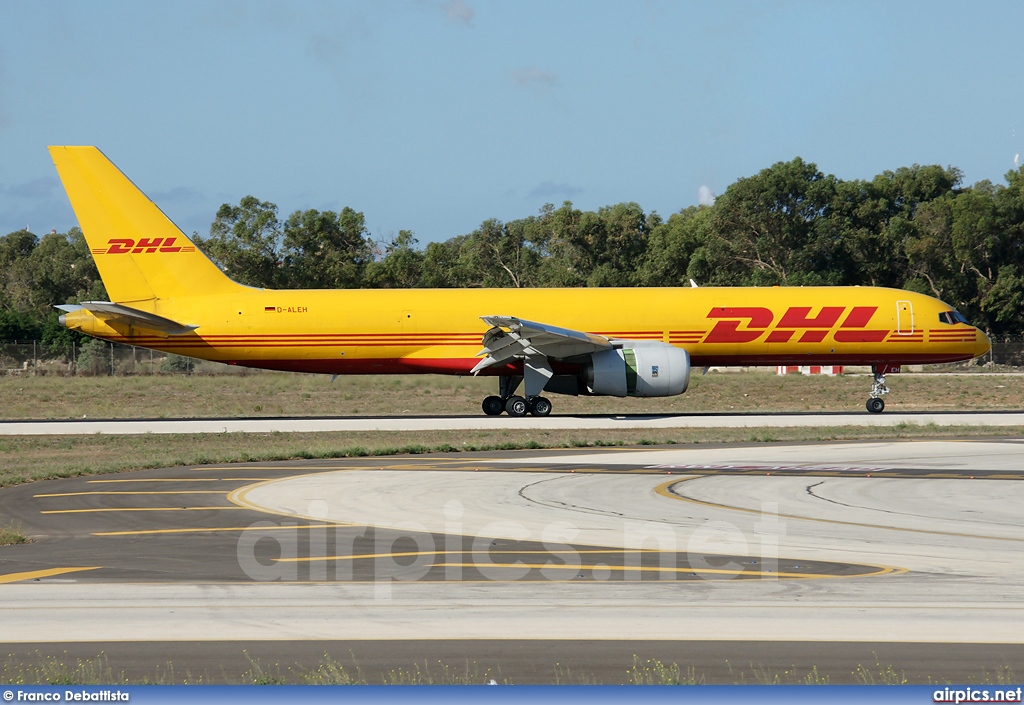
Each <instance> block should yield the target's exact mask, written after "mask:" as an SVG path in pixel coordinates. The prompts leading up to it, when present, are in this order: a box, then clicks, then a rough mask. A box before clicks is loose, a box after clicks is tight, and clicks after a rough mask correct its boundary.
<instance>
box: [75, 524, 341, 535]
mask: <svg viewBox="0 0 1024 705" xmlns="http://www.w3.org/2000/svg"><path fill="white" fill-rule="evenodd" d="M351 526H352V524H296V525H294V526H284V525H279V526H216V527H214V526H208V527H192V528H188V529H140V530H137V531H94V532H93V533H92V534H90V535H91V536H149V535H153V534H205V533H210V532H215V531H302V530H305V529H321V528H324V529H326V528H331V527H345V528H350V527H351Z"/></svg>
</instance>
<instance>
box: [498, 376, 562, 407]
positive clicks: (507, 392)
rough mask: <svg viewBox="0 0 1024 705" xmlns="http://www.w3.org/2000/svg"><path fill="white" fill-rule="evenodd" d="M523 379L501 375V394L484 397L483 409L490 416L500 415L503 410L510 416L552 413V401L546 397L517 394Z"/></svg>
mask: <svg viewBox="0 0 1024 705" xmlns="http://www.w3.org/2000/svg"><path fill="white" fill-rule="evenodd" d="M522 381H523V378H522V377H499V378H498V388H499V392H500V394H501V396H490V397H487V398H486V399H484V403H483V409H484V413H485V414H487V415H488V416H498V415H500V414H501V412H503V411H504V412H506V413H508V415H509V416H526V415H527V414H532V415H534V416H547V415H548V414H550V413H551V402H550V401H548V399H547V398H546V397H542V396H532V397H520V396H516V394H515V392H516V389H517V388H518V387H519V384H520V383H521V382H522Z"/></svg>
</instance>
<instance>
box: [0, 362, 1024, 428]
mask: <svg viewBox="0 0 1024 705" xmlns="http://www.w3.org/2000/svg"><path fill="white" fill-rule="evenodd" d="M888 381H889V386H890V388H891V389H892V390H893V391H892V394H890V395H889V396H888V397H886V400H885V401H886V408H887V409H889V410H891V411H920V410H927V411H948V410H961V409H962V410H1012V409H1021V408H1024V375H991V374H984V373H978V374H967V375H921V374H902V375H891V376H890V377H889V380H888ZM496 387H497V382H496V381H495V380H494V379H493V378H492V379H480V378H472V377H446V376H440V375H395V376H380V377H375V376H353V377H339V378H338V379H337V381H335V382H334V383H333V384H332V383H331V381H330V377H327V376H323V375H303V374H289V373H278V372H253V373H250V374H245V375H241V374H234V375H192V376H185V375H167V376H140V377H49V376H45V377H0V418H3V419H71V418H82V417H83V416H84V417H88V418H182V417H244V416H264V417H265V416H380V415H410V416H420V415H426V416H434V415H441V416H443V415H457V414H478V413H481V412H480V402H481V400H482V399H483V398H484V397H485V396H487V395H488V394H493V393H494V392H495V390H496ZM870 387H871V378H870V377H869V376H866V375H844V376H840V377H822V376H813V377H811V376H804V375H785V376H777V375H775V374H774V371H772V370H748V371H729V372H722V373H717V372H712V373H710V374H708V375H706V376H702V375H701V374H700V372H699V371H696V372H695V374H694V376H693V377H692V379H691V383H690V389H689V390H688V391H687V392H686V393H685V394H683V395H681V396H678V397H669V398H664V399H631V398H630V399H615V398H607V397H579V398H576V397H563V396H553V398H552V401H553V403H554V406H555V413H556V414H609V413H614V414H634V413H636V414H671V413H683V412H714V411H719V412H728V411H735V412H739V411H853V412H860V411H863V410H864V401H865V400H866V399H867V396H868V391H869V390H870Z"/></svg>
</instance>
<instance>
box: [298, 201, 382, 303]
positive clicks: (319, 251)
mask: <svg viewBox="0 0 1024 705" xmlns="http://www.w3.org/2000/svg"><path fill="white" fill-rule="evenodd" d="M367 235H368V233H367V230H366V221H365V218H364V217H363V214H362V213H357V212H356V211H354V210H352V209H351V208H348V207H345V208H343V209H342V211H341V212H340V213H335V212H333V211H323V212H321V211H317V210H307V211H295V212H294V213H292V215H291V216H289V218H288V220H287V221H286V222H285V224H284V247H283V254H284V273H283V279H284V281H283V282H282V283H283V284H284V285H286V286H287V287H288V288H295V289H353V288H358V287H359V286H362V284H363V273H364V270H365V269H366V265H367V264H368V263H369V261H370V260H371V257H372V250H371V247H370V242H369V240H368V239H367Z"/></svg>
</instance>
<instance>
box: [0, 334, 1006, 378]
mask: <svg viewBox="0 0 1024 705" xmlns="http://www.w3.org/2000/svg"><path fill="white" fill-rule="evenodd" d="M978 363H981V364H987V363H992V364H994V365H1000V366H1007V367H1024V340H1002V341H993V343H992V351H991V352H989V353H987V354H986V355H985V356H984V357H983V358H981V359H980V360H978V361H976V362H974V363H963V364H965V365H966V364H978ZM193 372H202V373H203V374H245V372H246V370H245V368H238V367H229V366H228V365H221V364H219V363H208V362H200V361H197V360H193V359H192V358H190V357H183V356H181V355H174V354H170V353H162V352H154V351H153V350H148V349H146V348H139V347H135V346H134V345H119V344H117V343H108V342H106V341H103V340H96V339H92V340H88V341H86V342H85V343H83V344H77V343H72V344H70V345H68V346H63V345H45V344H43V343H41V342H39V341H36V340H31V341H23V342H17V341H15V342H13V343H0V374H7V375H57V376H60V375H153V374H192V373H193Z"/></svg>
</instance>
